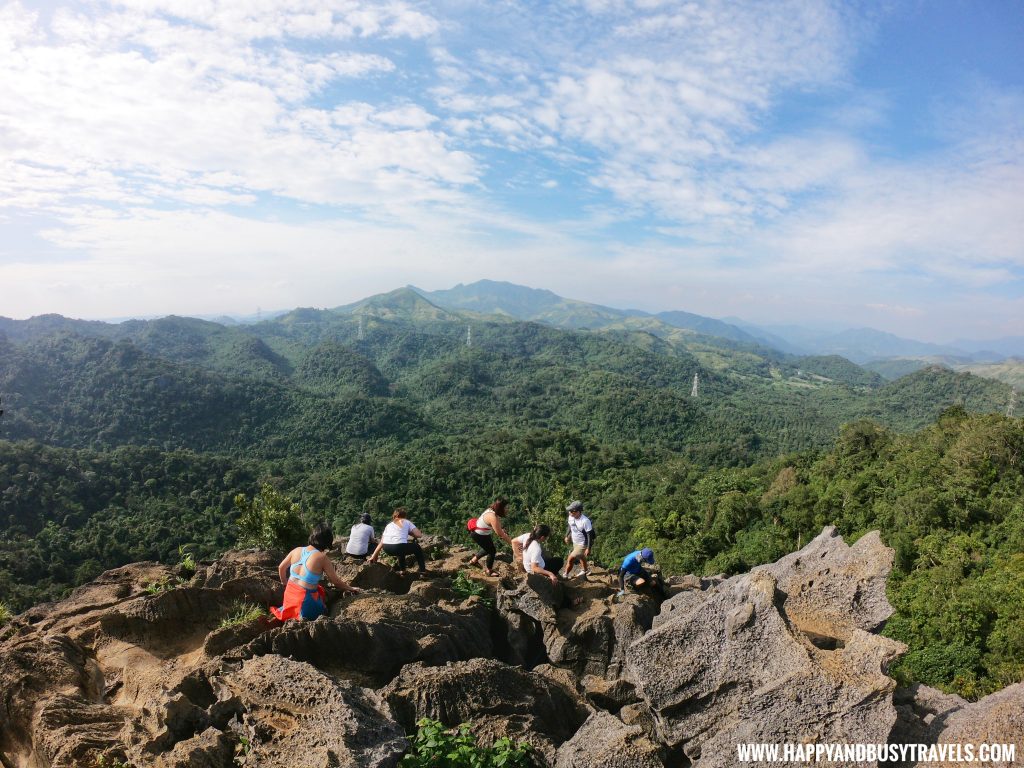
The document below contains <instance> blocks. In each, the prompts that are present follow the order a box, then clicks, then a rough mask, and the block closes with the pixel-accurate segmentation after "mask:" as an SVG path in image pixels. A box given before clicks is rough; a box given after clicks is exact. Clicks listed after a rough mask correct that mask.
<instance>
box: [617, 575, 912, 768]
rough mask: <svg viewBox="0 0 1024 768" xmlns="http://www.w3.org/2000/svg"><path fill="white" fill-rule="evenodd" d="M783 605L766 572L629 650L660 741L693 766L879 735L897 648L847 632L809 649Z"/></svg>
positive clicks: (887, 712)
mask: <svg viewBox="0 0 1024 768" xmlns="http://www.w3.org/2000/svg"><path fill="white" fill-rule="evenodd" d="M785 602H786V596H785V595H784V594H783V593H781V592H779V591H778V590H777V588H776V581H775V578H774V577H773V576H772V575H771V574H770V573H769V572H767V571H766V570H761V571H757V572H754V573H751V574H748V575H745V576H742V577H738V578H735V579H730V580H729V581H728V582H726V583H723V584H722V585H720V586H719V587H718V588H717V589H715V590H714V591H712V592H711V593H710V594H709V595H708V597H707V598H706V599H705V600H704V601H703V602H701V604H700V605H699V606H698V607H697V608H696V610H694V611H692V612H690V613H688V614H687V615H682V616H680V617H679V618H676V619H673V620H671V621H669V622H667V623H665V624H662V625H661V626H660V627H658V628H657V629H654V630H652V631H651V632H648V633H646V634H645V635H644V636H643V637H642V638H640V639H639V640H637V641H636V642H635V643H634V644H633V646H632V647H631V648H630V649H629V651H628V654H627V659H628V661H627V663H628V667H629V674H630V679H631V680H633V681H634V682H635V683H636V685H637V690H638V692H639V694H640V696H641V698H642V699H643V700H644V701H645V702H646V704H647V705H648V706H649V707H650V709H651V711H652V713H653V715H654V718H655V723H656V728H657V732H658V735H659V738H660V740H661V741H663V742H664V743H665V744H667V745H669V746H670V747H675V746H677V745H681V746H683V748H684V751H685V753H686V755H687V756H688V757H689V758H690V759H691V760H693V761H694V765H695V766H701V768H706V767H707V766H729V765H732V764H733V763H734V762H735V757H736V756H735V754H734V750H735V745H736V744H737V743H746V742H774V743H782V742H795V743H802V742H807V741H816V742H837V743H838V742H843V743H857V742H868V743H884V742H885V740H886V738H887V737H888V735H889V732H890V730H891V729H892V726H893V723H894V722H895V719H896V712H895V709H894V708H893V705H892V692H893V689H894V687H895V684H894V682H893V681H892V680H891V679H890V678H888V677H886V676H885V675H884V672H883V670H884V669H885V668H886V666H887V664H888V663H889V662H890V661H891V660H893V659H894V658H896V657H897V656H898V655H899V654H900V653H902V652H903V651H904V650H905V648H904V646H902V645H901V644H900V643H897V642H895V641H892V640H888V639H886V638H882V637H877V636H874V635H870V634H868V633H866V632H864V631H862V630H859V629H853V630H851V631H850V633H849V636H848V638H847V640H846V642H845V645H843V646H842V647H839V648H837V649H836V650H831V651H829V650H822V649H819V648H816V647H815V646H814V645H812V644H811V643H810V642H809V641H808V640H807V638H806V637H805V636H804V635H803V634H802V633H801V632H800V631H799V630H798V629H797V628H796V627H794V626H793V625H792V624H790V622H789V621H788V620H787V618H786V615H785V612H784V610H783V605H784V603H785ZM669 660H671V661H669Z"/></svg>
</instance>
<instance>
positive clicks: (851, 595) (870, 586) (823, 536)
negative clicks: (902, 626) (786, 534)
mask: <svg viewBox="0 0 1024 768" xmlns="http://www.w3.org/2000/svg"><path fill="white" fill-rule="evenodd" d="M894 556H895V555H894V552H893V550H892V549H890V548H889V547H887V546H885V545H884V544H883V543H882V539H881V537H880V536H879V535H878V531H872V532H871V533H867V534H864V535H863V536H861V537H860V538H859V539H858V540H857V542H856V543H855V544H854V545H853V546H852V547H851V546H849V545H847V543H846V542H845V541H843V538H842V537H841V536H840V535H839V533H838V532H837V531H836V529H835V527H833V526H828V527H826V528H825V529H824V530H822V532H821V533H820V534H819V535H818V536H817V537H815V538H814V539H812V540H811V541H810V542H808V544H807V546H805V547H804V548H803V549H801V550H800V551H798V552H794V553H793V554H790V555H786V556H785V557H783V558H782V559H780V560H778V561H776V562H774V563H771V564H770V565H761V566H758V567H757V568H754V569H753V571H752V573H758V572H761V571H764V572H767V573H770V574H772V576H774V577H775V581H776V583H777V584H778V588H779V589H780V590H781V591H782V592H784V593H785V594H786V615H787V616H789V619H790V621H792V622H793V623H794V624H796V625H797V626H799V627H800V628H801V629H802V630H803V631H804V632H806V633H816V634H820V635H823V636H826V637H835V638H842V637H845V636H846V634H847V633H848V632H849V631H850V630H851V629H855V628H856V629H863V630H865V631H866V632H874V631H875V630H877V629H879V628H880V627H881V626H882V625H883V624H884V623H885V621H886V619H888V618H889V617H890V616H892V612H893V609H892V606H891V605H890V604H889V600H888V598H887V597H886V596H885V584H886V580H887V579H888V578H889V572H890V571H891V570H892V564H893V558H894Z"/></svg>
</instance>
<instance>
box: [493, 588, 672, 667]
mask: <svg viewBox="0 0 1024 768" xmlns="http://www.w3.org/2000/svg"><path fill="white" fill-rule="evenodd" d="M497 594H498V602H497V607H498V611H499V613H500V614H501V615H502V617H503V619H504V621H505V623H506V627H507V634H508V642H509V645H510V647H511V648H512V651H513V654H512V656H513V660H515V661H517V662H519V663H524V664H527V665H534V664H537V663H540V662H547V661H550V662H551V663H552V664H557V665H559V666H564V667H568V668H571V669H573V670H575V671H576V672H577V673H578V674H580V675H584V674H590V675H598V676H610V677H613V678H614V677H618V676H619V675H620V674H621V672H622V670H623V668H624V662H625V649H626V648H628V647H629V646H630V645H631V644H632V643H633V641H634V640H635V639H636V638H637V637H639V636H641V635H642V634H643V633H644V632H645V631H646V630H647V629H649V628H650V626H651V622H652V621H653V618H654V615H655V614H656V613H657V603H656V602H655V601H654V600H653V599H652V598H649V597H646V596H642V595H630V596H629V597H628V598H627V599H626V600H625V601H623V602H621V603H613V602H612V601H611V600H610V599H609V598H610V596H611V595H612V594H613V593H612V591H611V589H610V588H608V587H606V586H604V585H603V584H602V583H601V582H600V581H594V582H586V581H576V582H572V583H571V584H567V583H565V582H561V581H560V582H559V583H558V584H554V585H553V584H552V583H551V582H550V581H549V580H548V579H546V578H544V577H541V576H535V575H531V576H529V577H526V576H521V577H520V578H518V579H509V578H506V579H502V580H501V583H500V585H499V587H498V590H497ZM577 601H581V602H580V604H579V605H575V604H574V603H575V602H577ZM538 639H539V640H540V641H541V642H542V644H543V647H542V648H541V647H540V645H539V644H538V643H537V640H538ZM541 651H543V654H541Z"/></svg>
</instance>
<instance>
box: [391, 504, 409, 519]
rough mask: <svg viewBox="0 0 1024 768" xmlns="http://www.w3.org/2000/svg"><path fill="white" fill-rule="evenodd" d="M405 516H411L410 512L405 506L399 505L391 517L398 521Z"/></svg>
mask: <svg viewBox="0 0 1024 768" xmlns="http://www.w3.org/2000/svg"><path fill="white" fill-rule="evenodd" d="M403 517H405V518H408V517H409V513H408V512H406V511H405V507H399V508H398V509H396V510H395V511H394V512H392V513H391V519H392V520H393V521H395V522H396V523H397V522H398V521H399V520H401V519H402V518H403Z"/></svg>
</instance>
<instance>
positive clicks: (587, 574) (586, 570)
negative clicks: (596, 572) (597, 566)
mask: <svg viewBox="0 0 1024 768" xmlns="http://www.w3.org/2000/svg"><path fill="white" fill-rule="evenodd" d="M589 575H590V569H589V568H584V569H583V570H582V571H580V576H589Z"/></svg>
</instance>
